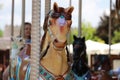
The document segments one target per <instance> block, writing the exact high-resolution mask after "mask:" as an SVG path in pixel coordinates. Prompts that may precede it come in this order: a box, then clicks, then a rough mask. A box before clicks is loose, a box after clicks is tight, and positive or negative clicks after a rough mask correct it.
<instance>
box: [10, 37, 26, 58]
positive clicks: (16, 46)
mask: <svg viewBox="0 0 120 80" xmlns="http://www.w3.org/2000/svg"><path fill="white" fill-rule="evenodd" d="M11 40H12V42H11V52H10V53H11V54H10V59H14V58H15V57H16V56H18V54H19V52H20V51H21V50H22V48H23V47H24V40H23V38H21V37H17V38H14V37H12V38H11Z"/></svg>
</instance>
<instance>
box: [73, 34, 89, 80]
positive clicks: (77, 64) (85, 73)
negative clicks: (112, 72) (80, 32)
mask: <svg viewBox="0 0 120 80" xmlns="http://www.w3.org/2000/svg"><path fill="white" fill-rule="evenodd" d="M73 52H74V53H73V65H72V71H73V72H74V74H75V78H76V79H75V80H90V78H91V75H90V69H89V67H88V60H87V54H86V44H85V37H83V38H78V37H76V36H74V42H73Z"/></svg>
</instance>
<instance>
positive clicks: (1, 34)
mask: <svg viewBox="0 0 120 80" xmlns="http://www.w3.org/2000/svg"><path fill="white" fill-rule="evenodd" d="M2 36H3V31H2V30H1V29H0V37H2Z"/></svg>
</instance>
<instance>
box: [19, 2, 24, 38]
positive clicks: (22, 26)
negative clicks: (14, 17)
mask: <svg viewBox="0 0 120 80" xmlns="http://www.w3.org/2000/svg"><path fill="white" fill-rule="evenodd" d="M21 22H22V25H21V31H20V35H21V36H22V37H24V23H25V0H22V21H21Z"/></svg>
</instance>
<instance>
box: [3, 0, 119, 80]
mask: <svg viewBox="0 0 120 80" xmlns="http://www.w3.org/2000/svg"><path fill="white" fill-rule="evenodd" d="M12 1H13V4H12V5H14V0H12ZM24 1H25V0H22V2H23V3H22V4H23V6H22V7H23V10H22V11H23V14H22V27H21V32H20V36H18V37H14V35H13V28H14V27H13V20H12V22H11V23H12V28H11V32H12V33H11V49H10V63H9V67H8V68H7V69H6V70H8V76H7V80H117V79H115V78H114V79H113V77H112V74H113V71H112V70H111V62H110V58H109V55H105V56H102V55H95V61H94V64H93V65H92V66H97V67H94V69H96V68H97V69H96V71H94V70H92V68H91V67H90V66H89V65H88V59H87V52H86V44H85V37H81V36H80V35H79V37H78V36H75V35H74V36H73V39H74V41H73V44H72V45H73V55H71V54H70V53H69V49H68V47H67V34H68V33H69V32H70V29H71V24H72V12H73V11H74V7H73V6H69V7H67V8H64V7H59V5H58V4H57V3H56V2H55V3H54V4H53V5H52V9H50V7H51V6H50V1H51V0H45V1H46V4H47V5H45V6H46V7H45V14H46V15H45V19H44V24H43V26H42V27H40V17H41V16H40V14H41V9H40V5H41V2H40V1H41V0H32V27H31V41H27V42H28V43H26V40H25V39H24V36H25V35H24V33H25V32H24V29H25V28H24V26H25V24H24V23H25V20H24V17H25V2H24ZM116 5H118V7H120V0H116ZM12 11H13V13H12V19H13V18H14V15H13V14H14V6H13V7H12ZM42 28H43V30H44V34H43V35H42V34H41V29H42ZM25 44H30V45H31V51H30V53H31V54H30V56H27V57H24V58H21V57H20V56H19V55H20V51H21V50H22V49H23V48H24V47H25ZM24 55H25V54H23V56H24ZM98 66H99V67H98ZM6 75H7V72H6V73H5V74H4V76H3V77H6ZM3 80H6V79H5V78H4V79H3Z"/></svg>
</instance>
